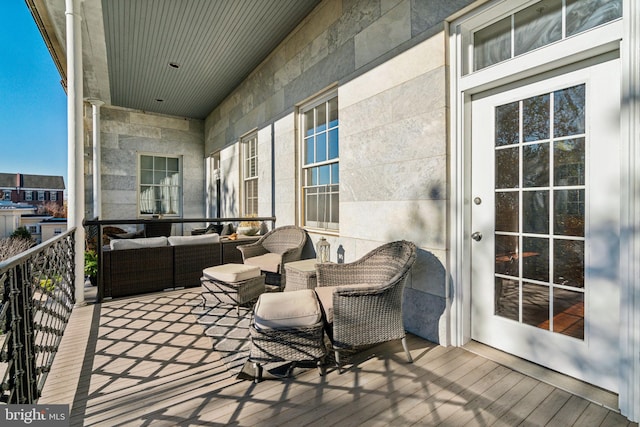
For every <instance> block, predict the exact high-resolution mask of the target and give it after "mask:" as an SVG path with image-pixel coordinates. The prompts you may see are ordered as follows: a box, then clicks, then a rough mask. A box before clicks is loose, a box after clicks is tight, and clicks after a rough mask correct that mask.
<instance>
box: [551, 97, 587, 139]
mask: <svg viewBox="0 0 640 427" xmlns="http://www.w3.org/2000/svg"><path fill="white" fill-rule="evenodd" d="M584 96H585V92H584V85H579V86H574V87H570V88H567V89H562V90H558V91H556V92H554V93H553V136H554V137H556V138H559V137H562V136H571V135H576V134H582V133H584V100H585V98H584Z"/></svg>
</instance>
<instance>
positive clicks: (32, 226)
mask: <svg viewBox="0 0 640 427" xmlns="http://www.w3.org/2000/svg"><path fill="white" fill-rule="evenodd" d="M49 218H51V216H50V215H38V214H26V215H22V216H21V217H20V226H21V227H26V229H27V231H29V233H31V237H32V238H33V240H35V241H36V243H42V242H43V240H42V229H41V227H40V223H41V222H42V221H44V220H46V219H49Z"/></svg>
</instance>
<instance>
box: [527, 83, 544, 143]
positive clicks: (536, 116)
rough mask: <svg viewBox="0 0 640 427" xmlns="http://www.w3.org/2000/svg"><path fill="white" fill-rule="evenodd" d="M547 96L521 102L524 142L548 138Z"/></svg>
mask: <svg viewBox="0 0 640 427" xmlns="http://www.w3.org/2000/svg"><path fill="white" fill-rule="evenodd" d="M549 99H550V96H549V94H545V95H540V96H534V97H532V98H529V99H525V100H524V101H523V102H522V133H523V138H524V141H525V142H533V141H539V140H541V139H548V138H549V115H550V111H549Z"/></svg>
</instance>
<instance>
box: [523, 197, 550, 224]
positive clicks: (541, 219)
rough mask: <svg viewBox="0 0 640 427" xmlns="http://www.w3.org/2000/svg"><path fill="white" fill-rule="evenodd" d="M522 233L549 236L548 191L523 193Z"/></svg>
mask: <svg viewBox="0 0 640 427" xmlns="http://www.w3.org/2000/svg"><path fill="white" fill-rule="evenodd" d="M522 231H523V232H525V233H536V234H549V192H548V191H546V190H545V191H525V192H523V193H522Z"/></svg>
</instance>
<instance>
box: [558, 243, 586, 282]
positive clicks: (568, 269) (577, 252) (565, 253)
mask: <svg viewBox="0 0 640 427" xmlns="http://www.w3.org/2000/svg"><path fill="white" fill-rule="evenodd" d="M553 242H554V243H553V265H554V268H553V283H555V284H557V285H563V286H571V287H574V288H584V241H582V240H564V239H555V240H554V241H553Z"/></svg>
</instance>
